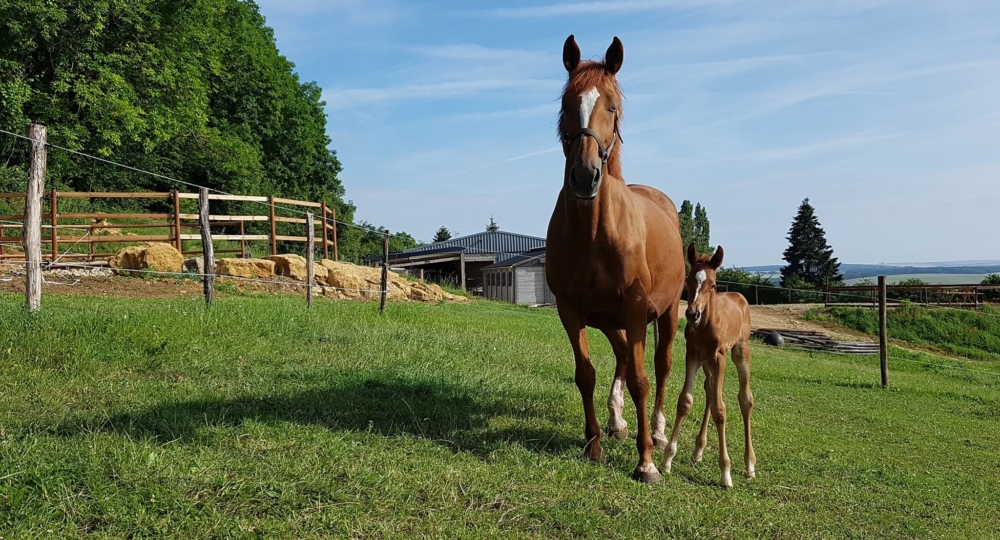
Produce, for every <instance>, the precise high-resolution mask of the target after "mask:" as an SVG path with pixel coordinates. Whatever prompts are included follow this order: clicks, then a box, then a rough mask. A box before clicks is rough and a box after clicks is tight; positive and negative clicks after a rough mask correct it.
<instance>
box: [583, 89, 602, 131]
mask: <svg viewBox="0 0 1000 540" xmlns="http://www.w3.org/2000/svg"><path fill="white" fill-rule="evenodd" d="M599 97H601V93H600V92H598V91H597V87H596V86H595V87H594V88H591V89H590V90H587V91H586V92H584V93H582V94H580V127H581V128H583V129H587V128H588V127H590V117H591V116H592V115H593V114H594V105H597V98H599Z"/></svg>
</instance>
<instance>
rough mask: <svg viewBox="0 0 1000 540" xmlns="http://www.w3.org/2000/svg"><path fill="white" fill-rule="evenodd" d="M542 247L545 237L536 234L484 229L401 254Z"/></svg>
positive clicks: (514, 251) (507, 251)
mask: <svg viewBox="0 0 1000 540" xmlns="http://www.w3.org/2000/svg"><path fill="white" fill-rule="evenodd" d="M543 247H545V239H544V238H539V237H537V236H528V235H526V234H517V233H510V232H504V231H497V232H489V231H484V232H481V233H476V234H470V235H468V236H462V237H459V238H452V239H451V240H446V241H444V242H435V243H433V244H427V245H426V246H420V247H415V248H412V249H408V250H406V251H404V252H403V254H404V255H411V254H417V253H422V252H425V251H430V252H434V251H448V250H446V249H445V248H452V249H454V250H455V251H464V252H465V253H477V252H478V253H491V254H492V253H497V254H518V253H524V252H525V251H529V250H532V249H536V248H543ZM456 248H458V249H456Z"/></svg>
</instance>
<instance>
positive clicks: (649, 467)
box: [639, 463, 660, 474]
mask: <svg viewBox="0 0 1000 540" xmlns="http://www.w3.org/2000/svg"><path fill="white" fill-rule="evenodd" d="M639 472H641V473H655V474H659V472H660V471H658V470H656V465H653V464H652V463H647V464H645V465H643V466H642V467H639Z"/></svg>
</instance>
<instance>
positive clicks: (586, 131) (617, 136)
mask: <svg viewBox="0 0 1000 540" xmlns="http://www.w3.org/2000/svg"><path fill="white" fill-rule="evenodd" d="M618 119H619V117H618V113H617V112H616V113H615V129H614V133H613V134H612V137H611V146H608V147H606V148H605V146H604V141H602V140H601V136H600V135H598V134H597V132H596V131H594V130H592V129H590V128H581V129H580V131H578V132H576V134H575V135H573V136H570V134H569V133H566V134H565V135H566V142H567V143H570V142H573V141H575V140H577V139H579V138H580V137H583V136H585V135H586V136H587V137H593V139H594V142H596V143H597V155H599V156H600V157H601V168H602V169H603V168H604V166H605V165H607V163H608V158H610V157H611V152H612V151H613V150H614V149H615V145H616V144H618V141H621V142H625V140H624V139H622V134H621V131H619V129H618Z"/></svg>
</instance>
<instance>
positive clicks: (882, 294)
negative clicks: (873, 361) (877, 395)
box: [878, 276, 889, 388]
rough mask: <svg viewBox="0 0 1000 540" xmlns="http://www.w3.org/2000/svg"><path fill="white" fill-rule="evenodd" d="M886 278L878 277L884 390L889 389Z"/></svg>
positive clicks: (880, 355) (879, 332)
mask: <svg viewBox="0 0 1000 540" xmlns="http://www.w3.org/2000/svg"><path fill="white" fill-rule="evenodd" d="M886 301H887V300H886V287H885V276H879V277H878V354H879V360H880V364H881V368H882V388H888V387H889V330H888V321H887V315H888V314H887V313H886Z"/></svg>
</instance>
